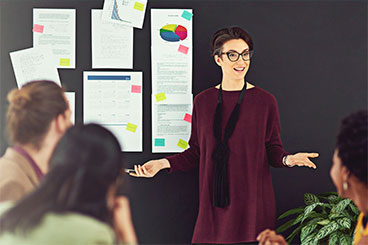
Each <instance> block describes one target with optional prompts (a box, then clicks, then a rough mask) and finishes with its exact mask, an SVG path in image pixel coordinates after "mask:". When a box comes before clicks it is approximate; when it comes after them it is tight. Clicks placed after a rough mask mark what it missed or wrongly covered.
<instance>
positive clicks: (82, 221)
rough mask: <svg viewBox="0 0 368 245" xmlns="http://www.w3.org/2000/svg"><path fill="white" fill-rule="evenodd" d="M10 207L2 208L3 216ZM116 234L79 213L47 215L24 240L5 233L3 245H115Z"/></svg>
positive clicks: (0, 244)
mask: <svg viewBox="0 0 368 245" xmlns="http://www.w3.org/2000/svg"><path fill="white" fill-rule="evenodd" d="M10 206H11V204H9V203H3V204H1V205H0V214H2V213H4V211H5V209H7V208H9V207H10ZM113 243H114V232H113V230H112V229H111V228H110V226H108V225H107V224H105V223H103V222H101V221H98V220H96V219H94V218H92V217H89V216H86V215H82V214H78V213H72V212H68V213H64V214H55V213H49V214H47V215H45V216H44V217H43V219H42V221H41V223H40V224H39V225H37V226H36V227H34V228H33V229H32V230H30V231H29V232H28V233H27V235H26V236H25V237H23V236H20V235H17V234H13V233H4V234H2V235H0V245H3V244H4V245H13V244H14V245H19V244H25V245H32V244H34V245H54V244H55V245H58V244H60V245H69V244H70V245H72V244H113Z"/></svg>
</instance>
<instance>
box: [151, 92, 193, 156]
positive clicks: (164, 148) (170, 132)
mask: <svg viewBox="0 0 368 245" xmlns="http://www.w3.org/2000/svg"><path fill="white" fill-rule="evenodd" d="M192 99H193V96H192V95H191V94H187V95H167V99H166V100H164V101H161V102H156V97H155V96H152V152H153V153H159V152H181V151H183V150H184V149H186V148H187V146H188V145H187V144H185V143H184V142H188V141H189V137H190V129H191V124H190V123H188V122H186V121H185V120H183V118H184V115H185V114H191V113H192ZM180 139H181V141H180V144H178V142H179V140H180Z"/></svg>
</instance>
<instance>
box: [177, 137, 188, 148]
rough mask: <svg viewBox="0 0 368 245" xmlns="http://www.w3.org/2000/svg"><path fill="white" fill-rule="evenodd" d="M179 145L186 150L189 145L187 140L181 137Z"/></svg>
mask: <svg viewBox="0 0 368 245" xmlns="http://www.w3.org/2000/svg"><path fill="white" fill-rule="evenodd" d="M177 146H179V147H180V148H183V149H184V150H185V149H187V147H188V142H186V141H185V140H182V139H179V142H178V144H177Z"/></svg>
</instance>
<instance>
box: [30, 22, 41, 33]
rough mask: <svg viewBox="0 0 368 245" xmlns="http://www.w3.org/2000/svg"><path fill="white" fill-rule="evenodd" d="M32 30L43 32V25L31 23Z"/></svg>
mask: <svg viewBox="0 0 368 245" xmlns="http://www.w3.org/2000/svg"><path fill="white" fill-rule="evenodd" d="M32 31H33V32H39V33H43V25H37V24H34V25H33V30H32Z"/></svg>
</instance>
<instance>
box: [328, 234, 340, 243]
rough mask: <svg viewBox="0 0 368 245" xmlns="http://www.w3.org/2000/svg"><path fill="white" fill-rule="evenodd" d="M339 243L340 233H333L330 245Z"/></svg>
mask: <svg viewBox="0 0 368 245" xmlns="http://www.w3.org/2000/svg"><path fill="white" fill-rule="evenodd" d="M338 242H339V233H338V232H332V233H331V234H330V237H329V238H328V245H335V244H337V245H338Z"/></svg>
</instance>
